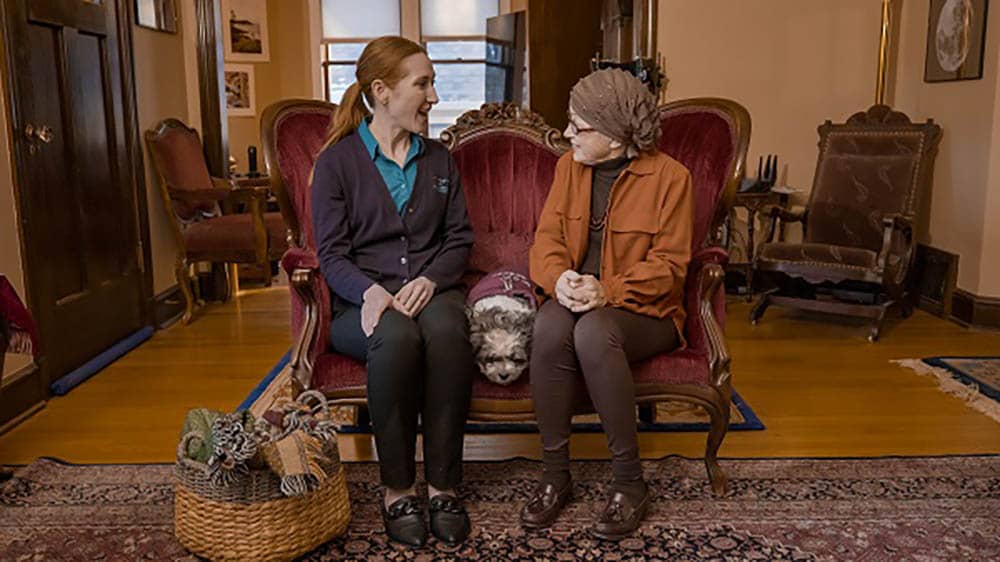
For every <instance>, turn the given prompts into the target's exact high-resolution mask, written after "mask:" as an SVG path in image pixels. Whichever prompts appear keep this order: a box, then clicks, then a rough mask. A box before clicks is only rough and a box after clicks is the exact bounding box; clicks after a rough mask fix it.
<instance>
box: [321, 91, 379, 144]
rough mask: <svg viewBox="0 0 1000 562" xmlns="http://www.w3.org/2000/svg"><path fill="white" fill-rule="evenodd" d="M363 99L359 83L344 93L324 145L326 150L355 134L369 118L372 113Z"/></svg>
mask: <svg viewBox="0 0 1000 562" xmlns="http://www.w3.org/2000/svg"><path fill="white" fill-rule="evenodd" d="M362 97H363V93H362V91H361V84H358V83H357V82H355V83H353V84H351V86H350V87H349V88H347V91H345V92H344V97H343V98H341V100H340V105H338V106H337V110H336V112H334V114H333V121H332V123H331V124H330V132H329V133H328V134H327V137H326V142H325V143H323V148H324V149H325V148H326V147H328V146H331V145H333V144H336V142H337V141H339V140H340V139H342V138H344V137H346V136H347V135H349V134H351V133H353V132H354V131H355V130H357V128H358V126H360V125H361V121H362V120H363V119H364V118H365V117H368V115H369V114H370V113H369V111H368V107H367V106H366V105H365V102H364V100H363V99H362Z"/></svg>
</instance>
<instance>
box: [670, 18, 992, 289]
mask: <svg viewBox="0 0 1000 562" xmlns="http://www.w3.org/2000/svg"><path fill="white" fill-rule="evenodd" d="M900 1H901V0H897V1H896V8H897V11H898V12H900V14H899V15H900V17H899V20H900V21H899V22H898V24H899V36H898V43H897V44H896V45H895V49H896V51H897V52H898V60H897V64H896V66H895V67H894V68H890V76H889V91H888V92H887V101H888V102H889V103H891V104H892V105H894V106H895V107H896V108H898V109H900V110H902V111H904V112H906V113H907V114H909V115H910V117H911V118H912V119H914V120H923V119H927V118H929V117H931V118H934V119H935V121H937V122H938V123H939V124H941V126H942V128H943V129H944V137H943V139H942V144H941V149H940V154H939V156H938V158H937V161H936V164H937V165H936V171H935V179H934V188H933V193H932V195H931V202H930V205H931V212H930V214H929V215H930V216H929V219H928V221H929V222H928V225H927V226H928V228H927V229H926V232H927V234H926V236H925V239H924V240H922V241H923V242H927V243H930V244H932V245H934V246H936V247H938V248H941V249H944V250H947V251H950V252H954V253H957V254H959V255H960V256H961V257H960V260H959V278H958V285H959V287H961V288H963V289H965V290H968V291H971V292H973V293H976V294H979V295H984V296H1000V263H998V261H997V260H996V259H995V258H993V257H992V254H993V253H995V252H996V250H995V249H996V248H997V247H998V244H1000V221H996V220H994V221H990V220H989V219H990V218H991V217H998V216H1000V146H998V145H1000V97H998V96H1000V84H998V79H1000V77H998V74H1000V68H998V64H1000V63H998V50H1000V48H998V45H1000V33H996V30H998V29H1000V10H992V11H991V13H990V15H989V18H990V21H989V22H988V24H987V29H988V32H987V41H988V43H987V48H986V65H985V66H986V70H985V79H983V80H977V81H965V82H951V83H944V84H925V83H924V82H923V68H924V53H925V48H926V31H927V18H928V13H927V12H928V2H925V1H915V0H908V1H903V2H902V4H901V5H900V4H899V2H900ZM880 21H881V3H880V2H878V1H875V0H838V1H836V2H832V1H828V0H759V1H756V2H734V1H731V0H700V1H699V2H691V1H689V0H660V4H659V33H658V44H659V50H660V51H661V52H662V53H663V54H664V56H665V64H666V73H667V75H668V77H669V79H670V83H669V86H668V89H667V92H666V98H667V99H668V100H674V99H683V98H688V97H695V96H720V97H726V98H731V99H734V100H737V101H739V102H740V103H742V104H743V105H744V106H746V108H747V109H748V110H749V111H750V114H751V117H752V119H753V135H752V137H751V142H750V151H749V159H748V174H749V175H755V174H756V166H757V159H758V156H759V155H761V154H768V153H777V154H778V155H779V156H780V158H781V159H782V162H783V164H782V166H781V170H780V172H779V178H778V181H779V184H788V185H790V186H792V187H795V188H798V189H800V190H802V192H801V193H800V194H798V196H797V197H796V198H795V202H796V203H798V204H802V203H804V202H805V200H806V198H807V197H808V192H809V190H810V189H811V187H812V178H813V173H814V171H815V165H816V155H817V148H816V142H817V140H818V137H817V134H816V127H817V126H818V125H819V124H821V123H822V122H823V121H824V120H826V119H831V120H833V121H843V120H844V119H846V118H847V117H849V116H850V115H851V114H852V113H854V112H855V111H859V110H863V109H866V108H867V107H868V106H870V105H871V104H872V103H873V102H874V98H875V93H874V92H875V77H876V72H877V64H878V40H879V25H880ZM790 234H791V236H792V237H794V236H796V235H798V232H796V231H793V232H791V233H790Z"/></svg>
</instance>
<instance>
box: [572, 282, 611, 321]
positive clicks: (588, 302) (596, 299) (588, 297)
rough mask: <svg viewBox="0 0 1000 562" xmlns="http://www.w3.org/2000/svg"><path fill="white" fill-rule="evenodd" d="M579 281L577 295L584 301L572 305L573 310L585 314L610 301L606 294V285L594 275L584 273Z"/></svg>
mask: <svg viewBox="0 0 1000 562" xmlns="http://www.w3.org/2000/svg"><path fill="white" fill-rule="evenodd" d="M577 283H578V285H577V288H576V291H575V292H576V296H577V298H581V297H582V298H583V303H581V304H578V305H575V306H572V307H570V310H571V311H573V312H575V313H577V314H583V313H584V312H589V311H591V310H593V309H595V308H599V307H602V306H604V305H606V304H607V303H608V299H607V297H606V296H605V295H604V286H603V285H601V282H600V281H598V279H597V278H596V277H594V276H593V275H583V276H581V277H580V279H579V280H578V281H577Z"/></svg>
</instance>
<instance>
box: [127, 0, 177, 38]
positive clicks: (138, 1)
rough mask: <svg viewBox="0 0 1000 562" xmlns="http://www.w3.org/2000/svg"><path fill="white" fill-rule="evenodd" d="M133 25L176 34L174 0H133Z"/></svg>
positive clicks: (175, 5)
mask: <svg viewBox="0 0 1000 562" xmlns="http://www.w3.org/2000/svg"><path fill="white" fill-rule="evenodd" d="M134 7H135V24H136V25H138V26H139V27H146V28H149V29H155V30H156V31H162V32H164V33H177V4H176V2H175V0H135V4H134Z"/></svg>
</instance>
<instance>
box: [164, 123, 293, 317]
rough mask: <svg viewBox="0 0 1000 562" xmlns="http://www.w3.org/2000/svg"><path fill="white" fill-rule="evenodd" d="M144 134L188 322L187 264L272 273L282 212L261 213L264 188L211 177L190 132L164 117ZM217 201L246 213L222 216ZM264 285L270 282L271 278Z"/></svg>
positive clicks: (281, 242) (282, 237) (281, 244)
mask: <svg viewBox="0 0 1000 562" xmlns="http://www.w3.org/2000/svg"><path fill="white" fill-rule="evenodd" d="M145 136H146V146H147V147H148V149H149V153H150V155H151V156H152V158H153V164H154V167H155V168H156V173H157V176H158V178H159V184H160V193H161V194H162V196H163V202H164V205H165V206H166V209H167V211H168V212H170V213H172V214H173V218H174V220H173V221H172V222H171V230H172V231H173V233H174V238H175V239H176V241H177V245H178V247H179V248H180V251H179V253H178V255H177V261H176V263H175V266H174V273H175V275H176V276H177V283H178V285H179V286H180V289H181V292H182V293H183V295H184V302H185V309H184V317H183V321H184V323H185V324H187V323H189V322H190V321H191V318H192V315H193V314H194V308H195V302H196V299H195V294H194V288H193V284H192V282H191V267H190V266H191V264H193V263H195V262H199V261H208V262H225V263H256V264H258V265H259V266H261V268H262V269H263V271H270V264H269V261H270V260H277V259H278V258H280V257H281V255H282V254H284V252H285V250H286V249H287V247H288V244H287V241H286V238H287V234H286V229H285V224H284V222H283V221H282V219H281V214H280V213H266V212H264V209H265V204H266V197H267V188H266V187H264V188H257V187H236V186H235V185H234V184H232V183H231V182H230V181H229V180H225V179H221V178H214V177H211V176H210V175H209V173H208V166H207V165H206V163H205V157H204V154H203V152H202V146H201V139H200V138H199V136H198V132H197V131H195V130H194V129H192V128H189V127H188V126H187V125H185V124H184V123H182V122H180V121H178V120H176V119H166V120H164V121H161V122H160V123H159V124H158V125H157V126H156V127H154V128H153V129H151V130H149V131H146V135H145ZM220 203H223V204H235V203H243V204H245V205H246V206H247V207H248V208H249V210H250V212H249V213H239V214H228V215H224V214H222V209H221V207H220ZM266 283H267V284H268V285H270V284H271V282H270V276H268V277H267V281H266Z"/></svg>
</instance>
